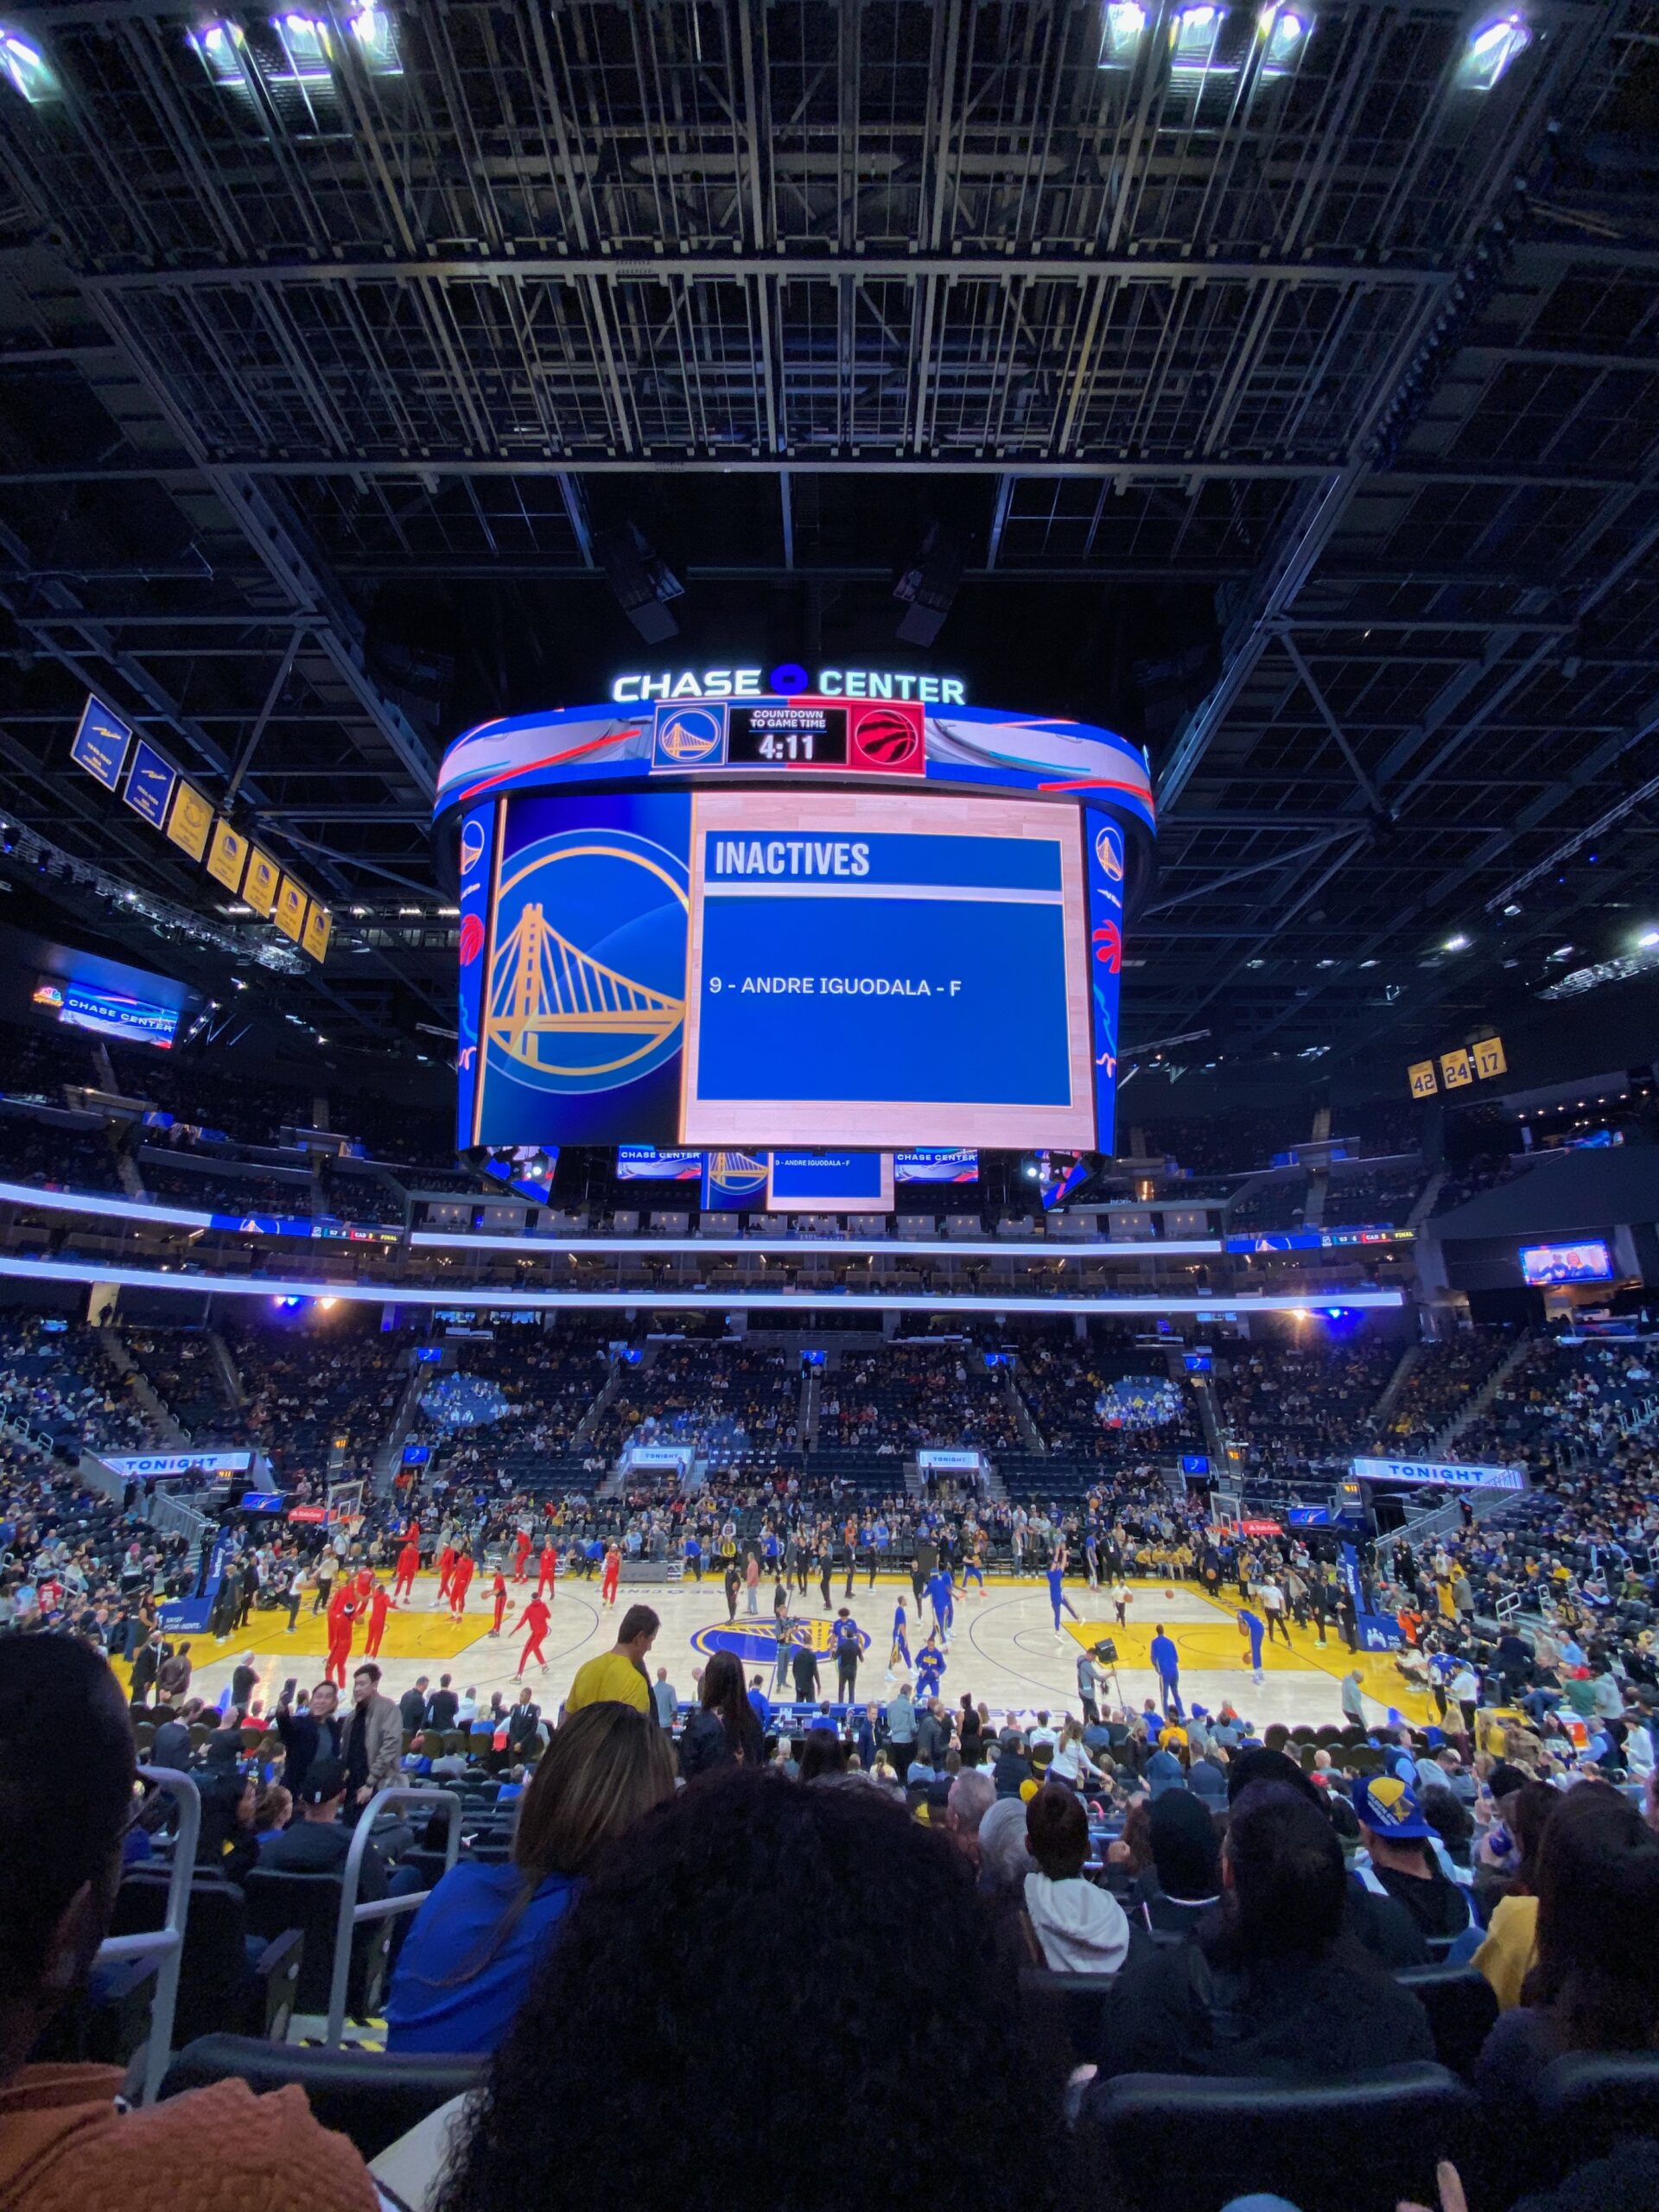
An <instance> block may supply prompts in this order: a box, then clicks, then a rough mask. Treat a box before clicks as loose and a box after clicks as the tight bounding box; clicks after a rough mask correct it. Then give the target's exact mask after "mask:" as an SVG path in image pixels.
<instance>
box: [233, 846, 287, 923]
mask: <svg viewBox="0 0 1659 2212" xmlns="http://www.w3.org/2000/svg"><path fill="white" fill-rule="evenodd" d="M282 880H283V871H282V870H281V868H278V867H277V863H276V861H274V860H272V859H271V858H270V855H269V854H266V853H262V852H261V851H260V849H259V848H258V846H257V845H254V846H252V847H251V849H250V850H249V853H248V872H247V874H246V875H245V877H244V878H243V881H242V896H243V897H244V898H245V899H246V900H247V902H248V904H249V906H251V907H252V909H253V911H254V912H255V913H256V914H269V913H270V910H271V908H272V907H273V906H275V905H276V904H277V886H278V885H279V884H280V883H281V881H282Z"/></svg>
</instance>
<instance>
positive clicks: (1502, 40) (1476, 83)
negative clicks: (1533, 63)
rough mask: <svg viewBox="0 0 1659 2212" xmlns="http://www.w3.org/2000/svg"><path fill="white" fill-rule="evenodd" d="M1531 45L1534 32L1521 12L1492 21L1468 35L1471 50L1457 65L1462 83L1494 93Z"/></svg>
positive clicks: (1466, 87) (1493, 18)
mask: <svg viewBox="0 0 1659 2212" xmlns="http://www.w3.org/2000/svg"><path fill="white" fill-rule="evenodd" d="M1531 44H1532V33H1531V32H1530V31H1529V29H1527V26H1526V23H1525V21H1524V20H1523V18H1522V16H1521V15H1520V14H1519V12H1518V11H1517V12H1516V13H1514V14H1511V15H1507V16H1493V17H1491V18H1489V19H1488V21H1487V22H1484V23H1481V24H1479V25H1478V26H1477V28H1476V29H1474V30H1472V31H1471V32H1470V34H1469V44H1468V47H1467V48H1466V49H1465V53H1464V56H1463V59H1462V60H1461V61H1459V64H1458V82H1459V85H1461V86H1463V88H1464V90H1465V92H1492V91H1494V90H1495V89H1496V87H1497V85H1498V84H1499V82H1500V81H1501V80H1502V79H1503V77H1504V76H1505V75H1506V73H1508V71H1509V68H1510V64H1511V63H1512V62H1515V61H1518V60H1520V58H1521V56H1522V54H1524V53H1525V52H1526V50H1527V48H1529V46H1530V45H1531Z"/></svg>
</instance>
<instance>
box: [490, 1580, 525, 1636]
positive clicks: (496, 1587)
mask: <svg viewBox="0 0 1659 2212" xmlns="http://www.w3.org/2000/svg"><path fill="white" fill-rule="evenodd" d="M518 1580H519V1581H522V1580H524V1577H523V1576H522V1575H520V1576H519V1577H518ZM490 1595H491V1596H492V1597H493V1599H495V1626H494V1627H493V1629H492V1630H490V1634H491V1635H492V1636H499V1635H500V1633H501V1622H502V1618H503V1616H504V1615H505V1612H506V1610H507V1578H506V1576H505V1574H503V1573H502V1572H501V1570H500V1568H499V1567H497V1569H496V1571H495V1580H494V1582H493V1584H492V1585H491V1588H490Z"/></svg>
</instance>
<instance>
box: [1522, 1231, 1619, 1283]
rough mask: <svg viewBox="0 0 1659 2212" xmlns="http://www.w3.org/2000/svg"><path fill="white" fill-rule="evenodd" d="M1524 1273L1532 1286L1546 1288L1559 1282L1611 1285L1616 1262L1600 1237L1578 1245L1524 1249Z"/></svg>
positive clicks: (1524, 1247)
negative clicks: (1609, 1282)
mask: <svg viewBox="0 0 1659 2212" xmlns="http://www.w3.org/2000/svg"><path fill="white" fill-rule="evenodd" d="M1521 1272H1522V1274H1523V1275H1524V1276H1525V1277H1526V1279H1527V1281H1529V1283H1532V1284H1534V1285H1535V1286H1537V1287H1544V1286H1546V1285H1548V1284H1550V1283H1558V1282H1608V1281H1611V1279H1612V1273H1613V1262H1612V1259H1611V1255H1610V1254H1609V1252H1608V1249H1607V1247H1606V1245H1605V1243H1603V1241H1602V1239H1601V1238H1600V1237H1599V1236H1591V1237H1586V1238H1584V1239H1583V1240H1582V1241H1581V1242H1580V1243H1577V1244H1527V1245H1523V1246H1522V1251H1521Z"/></svg>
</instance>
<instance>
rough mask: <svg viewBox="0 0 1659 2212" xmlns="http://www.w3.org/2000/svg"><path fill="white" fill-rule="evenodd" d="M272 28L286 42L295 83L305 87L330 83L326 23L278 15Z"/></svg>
mask: <svg viewBox="0 0 1659 2212" xmlns="http://www.w3.org/2000/svg"><path fill="white" fill-rule="evenodd" d="M272 28H273V29H275V31H276V33H277V37H278V38H279V39H281V41H282V42H283V53H284V54H287V56H288V64H289V70H290V71H291V73H292V74H293V77H294V79H295V81H296V83H299V84H302V85H315V84H324V83H327V80H328V78H329V76H330V74H331V72H330V69H329V66H328V26H327V23H325V22H322V21H321V19H320V18H319V17H317V16H302V15H298V14H294V15H287V16H276V17H275V18H274V19H273V24H272Z"/></svg>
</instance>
